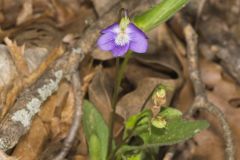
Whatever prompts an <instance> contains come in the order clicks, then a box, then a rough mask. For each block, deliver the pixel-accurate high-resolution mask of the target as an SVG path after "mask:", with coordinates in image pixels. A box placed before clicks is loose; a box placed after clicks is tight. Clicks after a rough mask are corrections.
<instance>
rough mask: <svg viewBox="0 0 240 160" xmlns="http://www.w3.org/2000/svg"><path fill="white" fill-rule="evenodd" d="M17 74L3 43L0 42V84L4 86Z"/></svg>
mask: <svg viewBox="0 0 240 160" xmlns="http://www.w3.org/2000/svg"><path fill="white" fill-rule="evenodd" d="M16 76H17V70H16V68H15V66H14V63H13V61H12V59H11V57H10V55H9V51H8V49H7V47H6V46H5V45H2V44H0V86H1V87H6V86H8V85H10V84H11V82H12V81H13V79H14V78H15V77H16Z"/></svg>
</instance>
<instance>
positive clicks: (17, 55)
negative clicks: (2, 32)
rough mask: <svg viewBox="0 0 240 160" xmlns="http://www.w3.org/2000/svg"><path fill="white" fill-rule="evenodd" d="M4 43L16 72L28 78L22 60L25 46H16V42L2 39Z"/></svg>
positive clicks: (25, 66)
mask: <svg viewBox="0 0 240 160" xmlns="http://www.w3.org/2000/svg"><path fill="white" fill-rule="evenodd" d="M4 41H5V43H6V44H7V46H8V49H9V51H10V54H11V57H12V60H13V62H14V64H15V65H16V68H17V71H18V73H19V75H20V76H28V75H29V69H28V66H27V63H26V60H25V58H24V49H25V46H24V45H23V46H20V47H19V46H17V43H16V42H13V41H11V40H10V39H9V38H7V37H6V38H4Z"/></svg>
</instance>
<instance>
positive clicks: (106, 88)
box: [88, 70, 114, 124]
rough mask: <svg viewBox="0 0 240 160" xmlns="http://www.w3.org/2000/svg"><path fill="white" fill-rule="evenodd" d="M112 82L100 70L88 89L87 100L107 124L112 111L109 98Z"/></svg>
mask: <svg viewBox="0 0 240 160" xmlns="http://www.w3.org/2000/svg"><path fill="white" fill-rule="evenodd" d="M113 85H114V80H113V79H111V78H110V77H109V75H107V74H106V73H104V72H103V71H102V70H99V71H98V72H97V73H96V74H95V76H94V78H93V80H92V82H91V84H90V85H89V88H88V94H89V99H90V100H91V102H92V103H93V104H94V105H95V106H96V107H97V109H98V111H99V112H100V113H101V114H102V115H103V118H104V120H105V122H106V123H107V124H109V122H110V113H111V111H112V107H111V98H112V93H113Z"/></svg>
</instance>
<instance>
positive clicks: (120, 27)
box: [97, 17, 148, 57]
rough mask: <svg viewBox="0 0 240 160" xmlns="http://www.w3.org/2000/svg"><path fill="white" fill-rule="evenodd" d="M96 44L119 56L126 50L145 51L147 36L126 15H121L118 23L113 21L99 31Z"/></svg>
mask: <svg viewBox="0 0 240 160" xmlns="http://www.w3.org/2000/svg"><path fill="white" fill-rule="evenodd" d="M97 44H98V46H99V48H101V49H102V50H104V51H111V52H112V53H113V56H114V57H120V56H123V55H124V54H125V53H126V52H127V51H128V50H132V51H134V52H137V53H145V52H146V51H147V48H148V38H147V36H146V35H145V33H144V32H143V31H141V30H140V29H139V28H138V27H137V26H135V25H134V24H133V23H130V20H129V19H128V17H123V18H122V19H121V21H120V24H118V23H114V24H112V25H111V26H109V27H107V28H105V29H103V30H102V31H101V35H100V37H99V39H98V42H97Z"/></svg>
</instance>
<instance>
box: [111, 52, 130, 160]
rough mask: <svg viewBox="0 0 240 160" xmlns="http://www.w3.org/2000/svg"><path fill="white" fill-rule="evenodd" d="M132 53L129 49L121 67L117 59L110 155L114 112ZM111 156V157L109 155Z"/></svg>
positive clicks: (112, 103) (112, 119) (112, 118)
mask: <svg viewBox="0 0 240 160" xmlns="http://www.w3.org/2000/svg"><path fill="white" fill-rule="evenodd" d="M131 55H132V52H131V51H128V52H127V54H126V56H125V58H124V61H123V63H122V64H121V65H120V67H119V58H117V59H116V68H117V79H116V80H115V85H114V91H113V97H112V102H111V105H112V112H111V115H110V128H109V139H108V155H110V154H111V151H112V139H113V128H114V114H115V112H116V106H117V101H118V95H119V90H120V86H121V82H122V79H123V75H124V73H125V70H126V67H127V63H128V60H129V59H130V57H131ZM109 158H110V157H109Z"/></svg>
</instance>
